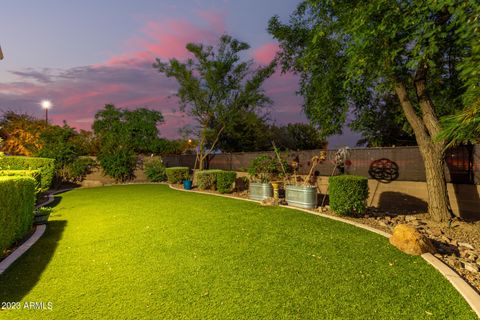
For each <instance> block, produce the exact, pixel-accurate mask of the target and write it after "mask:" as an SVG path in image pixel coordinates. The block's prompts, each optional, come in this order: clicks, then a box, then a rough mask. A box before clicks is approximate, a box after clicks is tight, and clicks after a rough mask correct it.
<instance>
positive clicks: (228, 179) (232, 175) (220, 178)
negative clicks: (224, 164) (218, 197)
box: [217, 171, 237, 193]
mask: <svg viewBox="0 0 480 320" xmlns="http://www.w3.org/2000/svg"><path fill="white" fill-rule="evenodd" d="M236 179H237V173H236V172H235V171H222V172H219V173H217V190H218V192H220V193H230V192H232V190H233V184H234V183H235V180H236Z"/></svg>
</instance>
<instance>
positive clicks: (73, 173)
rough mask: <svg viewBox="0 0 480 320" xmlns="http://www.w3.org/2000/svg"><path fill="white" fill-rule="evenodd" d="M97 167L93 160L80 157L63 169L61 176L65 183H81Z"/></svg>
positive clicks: (60, 172)
mask: <svg viewBox="0 0 480 320" xmlns="http://www.w3.org/2000/svg"><path fill="white" fill-rule="evenodd" d="M95 165H96V162H95V160H93V159H92V158H88V157H78V158H76V159H75V160H73V161H72V162H71V163H68V164H66V165H65V166H64V167H63V168H61V169H60V171H59V175H60V176H61V177H62V180H63V181H69V182H80V181H82V180H83V179H84V178H85V176H86V175H87V174H89V173H90V172H91V170H92V168H93V167H94V166H95Z"/></svg>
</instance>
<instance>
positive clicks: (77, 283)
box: [0, 185, 476, 319]
mask: <svg viewBox="0 0 480 320" xmlns="http://www.w3.org/2000/svg"><path fill="white" fill-rule="evenodd" d="M0 296H1V298H0V300H1V301H22V304H21V308H22V310H8V311H0V318H2V319H27V318H29V319H33V318H34V319H165V318H170V319H187V318H188V319H189V318H196V319H205V318H210V319H212V318H218V319H265V318H269V319H292V318H301V319H333V318H344V319H358V318H364V319H400V318H409V319H412V318H420V319H445V318H452V319H476V317H475V315H474V313H473V311H471V309H470V308H469V306H468V304H467V303H466V302H465V301H464V300H463V299H462V298H461V296H460V295H459V294H458V293H457V292H456V291H455V289H454V288H453V287H452V286H451V285H450V284H449V283H448V282H447V281H446V280H445V279H443V278H442V276H441V275H440V274H439V273H437V271H436V270H434V269H433V268H432V267H430V266H429V265H428V264H427V263H426V262H424V261H423V259H421V258H419V257H411V256H407V255H405V254H402V253H400V252H399V251H397V250H396V249H395V248H393V247H391V246H390V245H389V244H388V241H387V239H385V238H383V237H381V236H379V235H376V234H373V233H370V232H368V231H365V230H362V229H359V228H355V227H353V226H350V225H347V224H342V223H339V222H335V221H331V220H328V219H324V218H321V217H318V216H314V215H310V214H307V213H303V212H299V211H296V210H290V209H283V208H274V207H262V206H260V205H258V204H256V203H251V202H245V201H239V200H232V199H225V198H219V197H214V196H207V195H200V194H193V193H186V192H180V191H174V190H171V189H169V188H168V187H167V186H164V185H128V186H115V187H104V188H95V189H79V190H75V191H71V192H68V193H65V194H62V195H59V196H58V197H57V204H56V206H55V211H54V214H53V216H52V217H51V221H50V222H49V225H48V228H47V231H46V234H45V235H44V236H43V237H42V238H41V239H40V240H39V242H37V244H36V245H35V246H34V247H33V248H32V249H31V250H30V251H29V252H28V253H27V254H26V255H25V256H23V257H22V258H21V259H20V260H19V261H17V263H16V264H14V265H13V266H12V267H11V268H10V269H9V270H8V271H7V272H6V274H4V275H2V276H0ZM24 302H27V303H29V302H45V303H47V302H51V303H52V305H53V310H51V311H50V310H43V311H42V310H31V309H30V310H29V309H24V308H23V307H24ZM46 306H47V305H46Z"/></svg>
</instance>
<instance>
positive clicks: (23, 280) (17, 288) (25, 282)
mask: <svg viewBox="0 0 480 320" xmlns="http://www.w3.org/2000/svg"><path fill="white" fill-rule="evenodd" d="M66 225H67V221H50V222H48V225H47V230H46V231H45V233H44V235H43V236H42V237H41V238H40V239H39V240H38V241H37V243H35V244H34V245H33V247H32V248H30V250H28V251H27V252H26V253H25V254H24V255H23V256H22V257H21V258H20V259H18V260H17V261H16V262H15V263H14V264H13V265H11V266H10V268H9V269H8V270H7V271H6V272H5V273H4V274H2V275H0V302H2V301H3V302H7V301H21V300H22V299H23V297H25V295H27V294H28V293H29V292H30V290H32V289H33V288H34V287H35V285H36V284H37V282H38V280H39V279H40V277H41V275H42V273H43V271H44V270H45V269H46V268H47V266H48V264H49V262H50V260H51V259H52V257H53V254H54V252H55V250H56V248H57V246H58V242H59V241H60V239H61V238H62V234H63V231H64V229H65V226H66Z"/></svg>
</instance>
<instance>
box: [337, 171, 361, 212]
mask: <svg viewBox="0 0 480 320" xmlns="http://www.w3.org/2000/svg"><path fill="white" fill-rule="evenodd" d="M328 190H329V191H328V193H329V199H330V208H332V210H333V211H334V212H336V213H338V214H341V215H351V216H354V215H360V214H363V213H365V210H366V208H367V199H368V179H367V178H366V177H359V176H350V175H342V176H333V177H330V178H329V179H328Z"/></svg>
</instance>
